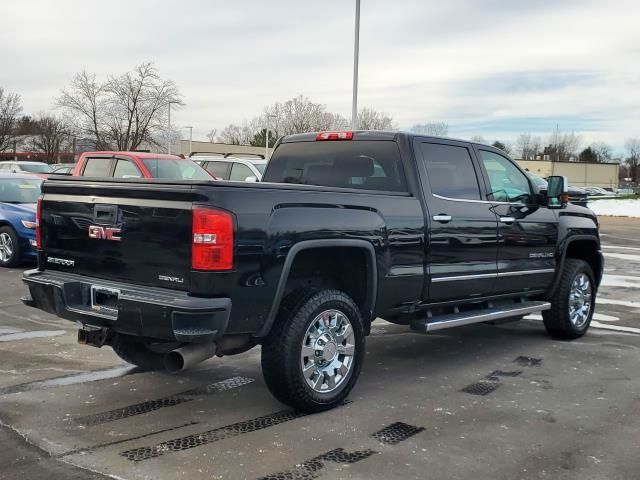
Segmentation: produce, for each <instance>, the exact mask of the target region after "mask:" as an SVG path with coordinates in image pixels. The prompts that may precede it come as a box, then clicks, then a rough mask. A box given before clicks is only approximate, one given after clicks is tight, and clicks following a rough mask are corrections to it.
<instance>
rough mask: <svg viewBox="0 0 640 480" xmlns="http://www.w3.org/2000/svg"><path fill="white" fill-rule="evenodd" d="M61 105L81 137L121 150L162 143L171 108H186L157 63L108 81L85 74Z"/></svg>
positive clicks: (64, 93) (73, 82)
mask: <svg viewBox="0 0 640 480" xmlns="http://www.w3.org/2000/svg"><path fill="white" fill-rule="evenodd" d="M57 104H58V105H59V106H61V107H63V108H64V109H65V110H66V111H67V112H69V113H70V114H73V115H74V116H75V119H76V127H77V128H78V130H79V133H80V134H83V135H85V136H88V137H89V138H92V139H93V140H94V142H95V146H96V148H98V149H101V148H114V147H115V148H117V149H119V150H135V149H137V148H139V147H140V146H141V145H143V144H151V145H153V144H156V143H157V138H158V137H159V135H160V134H161V133H162V131H163V130H168V129H167V125H168V122H167V111H168V105H169V104H172V105H176V106H182V105H184V103H183V102H182V97H181V95H180V92H179V90H178V87H177V86H176V85H175V83H174V82H173V81H171V80H164V79H162V78H161V77H160V74H159V73H158V71H157V69H156V68H155V67H154V66H153V64H152V63H143V64H141V65H138V66H137V67H135V69H134V70H133V72H127V73H125V74H123V75H120V76H114V77H109V78H108V79H107V80H106V81H105V82H99V81H97V80H96V76H95V75H93V74H90V73H88V72H86V71H82V72H80V73H78V74H76V75H75V77H74V78H73V79H72V80H71V84H70V86H69V87H68V88H67V89H64V90H62V93H61V95H60V97H58V99H57ZM174 108H175V107H174Z"/></svg>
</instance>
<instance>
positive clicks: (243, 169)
mask: <svg viewBox="0 0 640 480" xmlns="http://www.w3.org/2000/svg"><path fill="white" fill-rule="evenodd" d="M247 177H255V174H254V173H253V172H252V171H251V169H250V168H249V167H247V166H246V165H243V164H242V163H233V164H232V165H231V175H229V180H233V181H236V182H244V180H245V178H247Z"/></svg>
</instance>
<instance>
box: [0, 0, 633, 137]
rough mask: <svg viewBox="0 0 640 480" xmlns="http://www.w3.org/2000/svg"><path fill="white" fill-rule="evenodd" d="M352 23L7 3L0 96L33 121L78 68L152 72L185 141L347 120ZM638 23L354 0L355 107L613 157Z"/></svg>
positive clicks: (191, 4)
mask: <svg viewBox="0 0 640 480" xmlns="http://www.w3.org/2000/svg"><path fill="white" fill-rule="evenodd" d="M353 13H354V8H353V2H352V1H348V0H326V1H324V2H322V3H321V4H319V3H317V2H310V1H299V0H276V1H274V2H261V1H256V0H245V1H241V2H226V1H225V2H223V1H211V0H208V1H205V0H192V1H188V2H187V1H181V2H180V1H173V0H172V1H167V0H165V1H152V0H142V1H135V2H134V1H131V0H128V1H124V0H110V1H109V2H106V3H102V4H97V3H95V2H84V3H81V2H78V1H75V0H59V1H57V2H50V1H47V0H23V1H21V2H8V3H7V5H4V6H3V28H2V29H0V65H2V66H3V68H2V70H1V71H0V85H2V86H4V87H5V88H7V89H8V90H10V91H15V92H18V93H20V94H21V95H22V98H23V103H24V107H25V111H26V112H38V111H41V110H47V109H50V108H52V103H53V102H52V99H53V98H54V97H55V96H56V95H57V93H58V92H59V90H60V89H61V88H62V87H63V86H65V85H66V84H67V82H68V81H69V79H70V78H71V76H72V75H73V74H74V73H75V72H77V71H79V70H81V69H82V68H86V69H87V70H89V71H92V72H96V73H97V74H98V75H99V76H102V77H106V76H107V75H109V74H118V73H122V72H124V71H127V70H129V69H131V68H132V67H133V66H134V65H136V64H138V63H141V62H143V61H153V62H155V63H156V66H157V67H158V68H159V69H160V71H161V72H162V74H163V75H164V76H165V77H167V78H171V79H173V80H175V81H176V82H177V84H178V85H179V86H180V88H181V91H182V93H183V94H184V96H185V100H186V103H187V106H186V107H185V108H183V109H182V110H181V111H179V112H177V113H176V114H175V115H174V118H175V121H176V123H177V124H184V125H193V126H194V127H195V128H194V137H195V138H203V137H204V134H205V133H206V132H207V131H208V130H209V129H211V128H218V129H221V128H222V127H223V126H224V125H226V124H228V123H230V122H235V123H239V122H242V121H243V120H244V119H248V118H250V117H252V116H254V115H255V114H257V113H259V112H260V111H261V110H262V108H263V107H264V106H265V105H267V104H270V103H273V102H275V101H283V100H286V99H288V98H291V97H293V96H296V95H298V94H300V93H302V94H304V95H307V96H309V97H310V98H312V99H313V100H315V101H319V102H322V103H325V104H327V106H328V108H329V109H331V110H333V111H337V112H340V113H342V114H344V115H349V113H350V110H351V81H352V62H353V58H352V53H353V52H352V49H353ZM639 14H640V6H639V5H638V4H637V3H636V2H633V1H630V0H613V1H609V2H602V1H586V0H581V1H577V0H563V1H562V2H557V1H555V0H554V1H551V0H532V1H528V2H520V1H515V2H514V1H505V0H484V1H482V2H478V1H476V0H452V1H449V2H424V1H421V0H403V2H397V3H390V2H388V1H383V0H365V1H364V2H362V25H361V57H360V90H359V100H360V105H361V106H371V107H374V108H376V109H379V110H382V111H385V112H388V113H390V114H391V115H392V116H393V117H394V118H395V119H396V121H397V123H398V124H399V125H400V126H401V127H404V128H408V127H410V126H411V125H412V124H414V123H418V122H424V121H428V120H437V121H446V122H448V123H449V125H450V133H451V134H453V135H457V136H471V135H474V134H482V135H483V136H485V137H487V138H492V139H493V138H501V139H507V140H509V139H511V138H515V136H516V135H517V134H518V133H519V132H522V131H532V132H534V133H539V134H548V133H549V132H551V131H552V130H554V129H555V128H556V124H559V125H560V128H561V130H563V131H571V130H575V131H577V132H582V134H583V138H584V140H585V143H588V142H590V141H592V140H606V141H609V142H611V143H613V144H614V145H615V146H616V147H617V148H621V147H622V145H623V143H624V139H625V138H627V137H630V136H640V131H638V125H639V123H638V120H639V115H638V112H640V95H638V91H639V87H640V50H639V49H638V47H637V45H640V29H638V28H637V18H638V17H639V16H640V15H639Z"/></svg>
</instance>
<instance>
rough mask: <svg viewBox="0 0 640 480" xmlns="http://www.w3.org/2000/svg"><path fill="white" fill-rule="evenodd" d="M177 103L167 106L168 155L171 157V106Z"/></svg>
mask: <svg viewBox="0 0 640 480" xmlns="http://www.w3.org/2000/svg"><path fill="white" fill-rule="evenodd" d="M172 103H177V102H169V103H168V104H167V105H168V106H169V127H168V129H167V130H168V131H167V153H168V154H169V155H171V104H172Z"/></svg>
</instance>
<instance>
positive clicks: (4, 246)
mask: <svg viewBox="0 0 640 480" xmlns="http://www.w3.org/2000/svg"><path fill="white" fill-rule="evenodd" d="M12 255H13V242H12V241H11V237H10V236H9V234H8V233H0V261H2V262H8V261H9V259H10V258H11V256H12Z"/></svg>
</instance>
